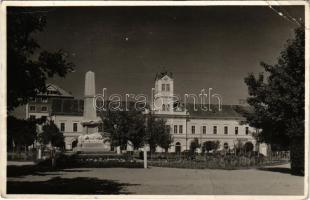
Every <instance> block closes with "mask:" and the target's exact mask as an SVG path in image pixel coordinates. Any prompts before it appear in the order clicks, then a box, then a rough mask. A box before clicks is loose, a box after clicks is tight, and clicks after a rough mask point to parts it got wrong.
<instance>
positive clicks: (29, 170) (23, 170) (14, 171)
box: [7, 165, 89, 177]
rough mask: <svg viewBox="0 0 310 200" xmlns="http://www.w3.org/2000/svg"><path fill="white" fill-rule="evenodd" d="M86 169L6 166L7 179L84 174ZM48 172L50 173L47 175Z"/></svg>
mask: <svg viewBox="0 0 310 200" xmlns="http://www.w3.org/2000/svg"><path fill="white" fill-rule="evenodd" d="M85 171H89V170H86V169H60V168H51V167H50V166H44V165H24V166H7V177H23V176H27V175H37V176H47V175H61V173H57V172H85ZM47 172H50V173H47Z"/></svg>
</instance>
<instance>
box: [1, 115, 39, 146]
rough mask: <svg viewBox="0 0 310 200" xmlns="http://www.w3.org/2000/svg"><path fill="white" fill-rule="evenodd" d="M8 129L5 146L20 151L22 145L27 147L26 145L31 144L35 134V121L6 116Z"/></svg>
mask: <svg viewBox="0 0 310 200" xmlns="http://www.w3.org/2000/svg"><path fill="white" fill-rule="evenodd" d="M7 123H8V129H7V135H8V137H7V148H8V149H13V148H14V147H15V148H16V149H17V151H21V148H22V147H24V148H25V149H27V147H28V146H30V145H32V144H33V143H34V141H35V139H36V136H37V127H36V122H35V121H33V120H30V119H28V120H22V119H17V118H15V117H12V116H8V118H7Z"/></svg>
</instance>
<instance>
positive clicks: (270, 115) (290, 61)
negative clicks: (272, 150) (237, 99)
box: [245, 27, 305, 174]
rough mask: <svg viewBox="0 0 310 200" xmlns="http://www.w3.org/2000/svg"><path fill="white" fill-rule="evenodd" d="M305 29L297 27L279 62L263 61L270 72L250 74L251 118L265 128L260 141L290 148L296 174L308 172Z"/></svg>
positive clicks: (248, 80) (249, 114)
mask: <svg viewBox="0 0 310 200" xmlns="http://www.w3.org/2000/svg"><path fill="white" fill-rule="evenodd" d="M304 54H305V32H304V28H303V27H300V28H297V29H296V30H295V38H294V39H291V40H288V41H287V44H286V46H285V49H284V50H283V51H282V52H281V54H280V57H279V58H278V62H277V64H275V65H269V64H266V63H261V65H262V67H263V68H264V70H265V71H266V74H267V78H266V74H263V73H261V74H260V75H259V76H258V77H257V78H256V77H255V76H254V74H249V75H248V76H247V77H246V78H245V83H246V84H247V86H248V92H249V98H248V99H247V101H248V103H249V104H250V105H251V106H252V107H253V112H251V113H250V112H248V113H245V116H246V118H247V121H248V122H249V124H250V125H251V126H253V127H256V128H258V129H260V130H261V132H260V134H259V135H258V140H259V142H266V143H269V144H278V147H279V146H282V147H283V148H289V149H290V154H291V156H290V157H291V169H292V173H295V174H303V173H304V119H305V116H304V105H305V104H304V103H305V101H304V98H305V88H304V82H305V57H304Z"/></svg>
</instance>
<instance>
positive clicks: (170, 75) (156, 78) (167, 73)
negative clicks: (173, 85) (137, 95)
mask: <svg viewBox="0 0 310 200" xmlns="http://www.w3.org/2000/svg"><path fill="white" fill-rule="evenodd" d="M166 75H167V76H169V77H170V78H173V74H172V72H168V71H163V72H160V73H157V74H156V76H155V81H156V80H159V79H161V78H163V77H164V76H166Z"/></svg>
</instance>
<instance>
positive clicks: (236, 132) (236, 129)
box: [235, 126, 238, 135]
mask: <svg viewBox="0 0 310 200" xmlns="http://www.w3.org/2000/svg"><path fill="white" fill-rule="evenodd" d="M235 135H238V127H237V126H236V127H235Z"/></svg>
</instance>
